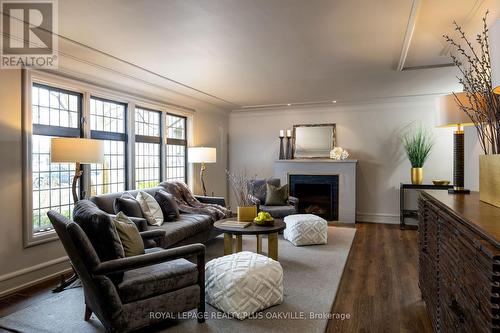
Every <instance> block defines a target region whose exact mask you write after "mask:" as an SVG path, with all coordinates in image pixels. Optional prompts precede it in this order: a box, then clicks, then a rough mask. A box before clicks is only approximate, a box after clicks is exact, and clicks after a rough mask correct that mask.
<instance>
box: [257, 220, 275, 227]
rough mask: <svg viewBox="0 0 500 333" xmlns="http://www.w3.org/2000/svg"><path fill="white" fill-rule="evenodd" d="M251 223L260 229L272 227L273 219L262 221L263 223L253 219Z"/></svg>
mask: <svg viewBox="0 0 500 333" xmlns="http://www.w3.org/2000/svg"><path fill="white" fill-rule="evenodd" d="M253 223H254V224H255V225H258V226H261V227H265V226H270V225H274V219H272V220H264V221H258V220H256V219H254V220H253Z"/></svg>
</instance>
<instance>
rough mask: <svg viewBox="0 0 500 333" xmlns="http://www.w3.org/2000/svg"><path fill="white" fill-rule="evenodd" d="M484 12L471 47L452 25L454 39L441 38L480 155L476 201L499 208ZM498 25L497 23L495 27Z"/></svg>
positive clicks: (499, 132) (495, 99)
mask: <svg viewBox="0 0 500 333" xmlns="http://www.w3.org/2000/svg"><path fill="white" fill-rule="evenodd" d="M487 17H488V11H486V13H485V15H484V17H483V25H482V31H481V32H480V33H478V34H476V36H475V44H473V43H472V42H471V40H470V39H469V37H467V36H466V34H465V32H464V31H463V29H462V27H461V26H460V25H458V24H457V23H456V22H453V25H454V27H455V31H456V32H457V33H458V36H459V37H458V38H457V39H454V38H452V37H450V36H448V35H444V36H443V37H444V38H445V40H446V41H447V42H448V43H449V44H450V46H451V47H452V49H453V52H452V54H451V59H452V60H453V63H454V64H455V66H456V67H457V68H458V69H459V70H460V73H461V76H459V77H458V81H459V82H460V84H461V85H462V87H463V90H464V93H465V94H466V97H467V98H466V99H465V102H464V101H463V100H460V99H459V98H458V96H457V95H455V101H456V103H457V105H458V106H459V108H460V109H461V110H462V111H463V112H465V113H466V114H467V115H468V116H469V118H470V119H471V120H472V122H473V123H474V126H475V127H476V130H477V131H476V132H477V136H478V139H479V144H480V145H481V149H482V150H483V152H484V155H481V156H480V157H479V197H480V199H481V200H482V201H484V202H487V203H489V204H492V205H495V206H497V207H500V96H499V95H497V94H495V93H494V92H493V85H492V76H491V72H492V68H491V63H492V62H491V59H492V57H493V56H496V57H498V56H500V55H498V54H497V55H492V54H491V53H490V51H491V48H490V42H492V43H494V42H495V41H493V40H490V39H489V28H488V25H487ZM496 24H499V23H496Z"/></svg>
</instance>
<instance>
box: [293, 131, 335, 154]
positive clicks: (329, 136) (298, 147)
mask: <svg viewBox="0 0 500 333" xmlns="http://www.w3.org/2000/svg"><path fill="white" fill-rule="evenodd" d="M336 132H337V131H336V124H301V125H293V158H294V159H324V158H330V151H331V150H332V149H333V148H334V147H335V146H336Z"/></svg>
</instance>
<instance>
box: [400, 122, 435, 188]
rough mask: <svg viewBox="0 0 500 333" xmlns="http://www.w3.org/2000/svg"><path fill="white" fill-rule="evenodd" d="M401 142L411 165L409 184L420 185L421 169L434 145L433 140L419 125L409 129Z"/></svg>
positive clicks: (422, 173)
mask: <svg viewBox="0 0 500 333" xmlns="http://www.w3.org/2000/svg"><path fill="white" fill-rule="evenodd" d="M402 141H403V146H404V148H405V151H406V155H407V156H408V159H409V160H410V163H411V183H412V184H415V185H419V184H422V182H423V180H424V171H423V167H424V164H425V161H426V160H427V158H428V157H429V154H430V152H431V149H432V146H433V145H434V139H433V137H432V135H431V133H430V132H429V130H428V129H426V128H424V127H423V126H422V125H420V126H418V127H416V128H410V129H409V130H408V132H407V133H406V134H404V135H403V137H402Z"/></svg>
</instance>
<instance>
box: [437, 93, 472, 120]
mask: <svg viewBox="0 0 500 333" xmlns="http://www.w3.org/2000/svg"><path fill="white" fill-rule="evenodd" d="M455 95H457V98H458V99H459V100H460V102H462V104H463V105H470V103H469V99H468V98H467V94H466V93H464V92H460V93H456V94H455ZM458 125H460V126H472V125H474V123H473V122H472V120H471V119H470V118H469V116H468V115H467V114H466V113H465V112H464V111H463V110H462V109H460V106H459V105H458V104H457V101H456V100H455V96H454V95H453V94H450V95H445V96H441V97H438V98H437V121H436V126H437V127H457V126H458Z"/></svg>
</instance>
